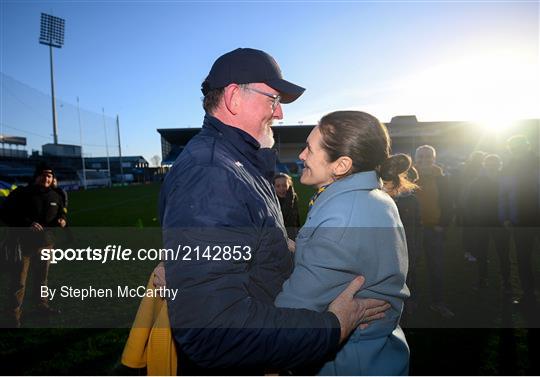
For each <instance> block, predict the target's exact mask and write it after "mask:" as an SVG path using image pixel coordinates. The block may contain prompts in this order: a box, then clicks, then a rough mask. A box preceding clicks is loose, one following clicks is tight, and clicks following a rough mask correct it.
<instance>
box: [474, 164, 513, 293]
mask: <svg viewBox="0 0 540 377" xmlns="http://www.w3.org/2000/svg"><path fill="white" fill-rule="evenodd" d="M482 165H483V170H482V171H481V172H480V175H479V177H477V178H476V179H474V180H473V181H472V182H471V183H470V186H469V189H468V195H467V197H466V198H465V205H466V208H467V223H468V225H469V229H470V231H471V232H472V233H473V234H474V237H472V238H471V246H472V248H473V250H475V255H476V256H477V259H478V287H479V288H483V287H486V286H487V282H488V279H487V259H488V258H487V255H488V251H489V243H490V240H493V242H494V244H495V249H496V250H497V255H498V256H499V264H500V270H501V275H502V285H503V287H504V289H505V291H506V292H507V293H510V292H511V285H510V257H509V242H510V237H509V233H508V231H507V230H506V229H505V228H504V226H503V222H502V218H501V217H500V216H499V191H500V171H501V168H502V162H501V159H500V157H499V156H498V155H496V154H490V155H488V156H486V157H485V158H484V161H483V163H482Z"/></svg>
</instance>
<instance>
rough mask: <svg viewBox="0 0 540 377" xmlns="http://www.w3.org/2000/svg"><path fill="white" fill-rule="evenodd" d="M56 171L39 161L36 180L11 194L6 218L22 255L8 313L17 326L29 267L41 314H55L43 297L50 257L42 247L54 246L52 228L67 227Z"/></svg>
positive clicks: (13, 279)
mask: <svg viewBox="0 0 540 377" xmlns="http://www.w3.org/2000/svg"><path fill="white" fill-rule="evenodd" d="M53 179H54V171H53V170H52V168H51V167H49V166H47V165H46V164H41V165H39V166H38V167H37V168H36V170H35V173H34V181H33V183H32V184H30V185H28V186H24V187H19V188H17V189H16V190H14V191H13V192H11V194H10V195H9V196H8V198H7V199H6V203H5V205H4V207H3V209H2V218H3V219H4V221H5V222H6V223H7V224H8V226H9V227H10V233H11V236H15V237H16V238H17V241H18V244H19V245H20V249H21V250H22V258H21V260H20V261H18V262H17V263H16V264H15V266H14V268H13V269H12V270H11V272H10V275H11V276H10V285H9V292H8V300H7V305H8V307H7V312H8V313H7V314H8V318H9V319H10V320H11V322H12V324H11V325H12V326H13V327H19V326H20V319H21V314H22V305H23V300H24V294H25V290H26V280H27V276H28V272H29V269H32V270H33V272H32V274H31V276H32V283H33V285H34V287H33V288H34V289H35V290H34V292H33V295H32V298H33V300H34V301H35V302H36V303H37V310H38V312H40V313H41V314H46V315H48V314H55V313H58V312H57V311H56V310H54V309H52V308H51V307H50V306H49V303H48V299H47V297H41V295H40V292H39V288H40V286H46V285H47V277H48V272H49V261H43V260H41V257H40V256H41V254H40V251H41V250H42V249H44V248H51V247H52V246H53V244H54V235H53V232H52V231H51V228H55V227H65V226H66V215H65V212H64V209H63V208H64V205H63V203H64V201H63V199H62V198H61V196H60V195H59V194H58V193H57V192H56V191H55V190H53V188H52V183H53Z"/></svg>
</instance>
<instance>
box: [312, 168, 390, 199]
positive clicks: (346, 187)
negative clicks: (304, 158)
mask: <svg viewBox="0 0 540 377" xmlns="http://www.w3.org/2000/svg"><path fill="white" fill-rule="evenodd" d="M380 188H382V181H381V180H380V178H379V177H378V176H377V173H376V172H375V171H374V170H370V171H363V172H360V173H355V174H352V175H349V176H348V177H345V178H342V179H339V180H337V181H335V182H334V183H332V184H331V185H330V186H328V187H327V188H326V190H325V191H324V192H322V193H321V195H320V197H319V199H318V201H319V202H324V201H326V200H328V199H330V198H331V197H333V196H334V195H335V194H339V193H343V192H347V191H355V190H368V191H371V190H374V189H380Z"/></svg>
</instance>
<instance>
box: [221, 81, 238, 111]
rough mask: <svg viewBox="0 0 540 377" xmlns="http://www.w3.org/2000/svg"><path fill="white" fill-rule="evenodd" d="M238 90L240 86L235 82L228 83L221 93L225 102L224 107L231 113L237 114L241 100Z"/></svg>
mask: <svg viewBox="0 0 540 377" xmlns="http://www.w3.org/2000/svg"><path fill="white" fill-rule="evenodd" d="M240 91H241V89H240V87H239V86H238V85H236V84H230V85H228V86H226V87H225V91H224V93H223V100H224V103H225V107H226V108H227V110H228V111H229V112H230V113H231V114H232V115H236V114H238V111H239V109H240V104H241V102H242V97H241V93H240Z"/></svg>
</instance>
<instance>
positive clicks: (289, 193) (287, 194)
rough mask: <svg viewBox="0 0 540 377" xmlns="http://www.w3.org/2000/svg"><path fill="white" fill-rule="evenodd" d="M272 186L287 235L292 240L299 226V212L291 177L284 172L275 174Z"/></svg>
mask: <svg viewBox="0 0 540 377" xmlns="http://www.w3.org/2000/svg"><path fill="white" fill-rule="evenodd" d="M274 188H275V189H276V195H277V197H278V200H279V207H280V208H281V214H282V215H283V222H284V224H285V228H286V229H287V236H288V237H289V238H290V239H291V240H293V241H294V240H295V238H296V235H297V234H298V229H299V228H300V213H299V212H298V195H296V192H295V191H294V186H293V181H292V178H291V177H290V176H289V175H287V174H285V173H279V174H276V175H275V176H274Z"/></svg>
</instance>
